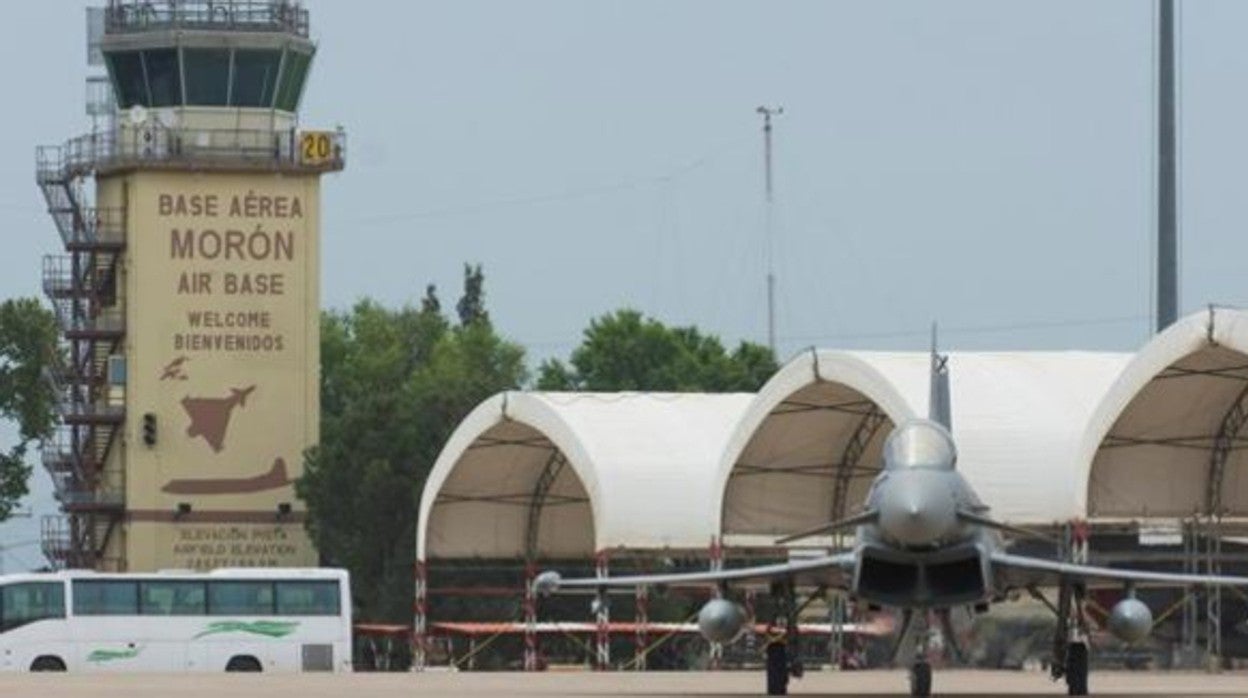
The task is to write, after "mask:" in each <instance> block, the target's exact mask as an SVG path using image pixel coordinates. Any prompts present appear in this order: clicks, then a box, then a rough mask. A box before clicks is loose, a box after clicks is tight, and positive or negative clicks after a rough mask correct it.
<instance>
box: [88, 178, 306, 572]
mask: <svg viewBox="0 0 1248 698" xmlns="http://www.w3.org/2000/svg"><path fill="white" fill-rule="evenodd" d="M109 180H110V181H104V182H101V183H100V199H101V202H102V203H103V202H104V201H107V200H108V199H109V198H112V197H117V198H124V199H125V203H126V208H127V236H128V239H127V248H126V249H127V251H126V257H125V264H124V270H123V276H122V279H123V281H122V283H123V284H124V301H123V302H124V307H125V312H126V332H127V334H126V346H125V355H126V387H125V397H124V399H125V404H126V414H127V419H126V431H125V435H124V439H123V441H124V443H123V444H122V447H121V448H120V449H118V450H117V453H116V457H117V458H118V459H119V461H120V465H121V466H122V470H123V472H124V480H125V494H126V514H125V520H124V521H125V523H124V525H123V530H122V535H121V536H119V537H118V538H117V540H116V541H115V545H116V546H118V547H119V548H120V550H119V552H121V551H124V559H125V560H126V567H127V568H128V569H130V570H135V571H144V570H154V569H161V568H191V569H208V568H214V567H225V566H300V565H314V564H316V561H317V560H316V553H315V551H314V549H313V547H312V545H311V543H310V541H309V539H308V536H307V534H306V533H305V531H304V527H303V517H304V512H303V507H302V506H301V503H300V502H299V500H298V499H297V497H296V496H295V491H294V481H295V480H296V479H297V478H298V477H299V476H300V475H301V474H302V471H303V452H304V450H305V449H306V448H308V447H309V446H312V445H314V444H315V443H316V442H317V438H318V433H317V432H318V426H319V418H320V400H319V397H320V394H319V383H320V351H319V349H320V298H319V278H320V273H319V272H320V254H319V237H320V219H319V213H320V178H319V175H317V174H307V175H289V174H286V175H278V174H271V173H246V174H242V173H239V174H231V173H221V172H211V173H193V172H162V171H139V172H134V173H131V174H127V175H120V176H117V177H113V178H109ZM148 414H151V415H155V419H156V432H157V435H156V443H155V444H154V445H150V446H149V445H147V444H145V443H144V429H145V415H148ZM187 505H189V510H188V509H187ZM287 506H288V507H289V513H283V512H282V511H281V509H282V508H284V507H287Z"/></svg>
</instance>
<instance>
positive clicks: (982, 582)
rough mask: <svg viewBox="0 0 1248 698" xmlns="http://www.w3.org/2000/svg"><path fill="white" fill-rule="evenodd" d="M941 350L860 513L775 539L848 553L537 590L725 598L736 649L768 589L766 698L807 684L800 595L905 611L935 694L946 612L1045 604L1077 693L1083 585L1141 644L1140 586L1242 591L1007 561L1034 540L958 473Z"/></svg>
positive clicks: (1242, 580) (908, 633)
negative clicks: (811, 591) (931, 658)
mask: <svg viewBox="0 0 1248 698" xmlns="http://www.w3.org/2000/svg"><path fill="white" fill-rule="evenodd" d="M935 345H936V343H935V332H933V342H932V353H931V383H930V401H929V414H928V418H927V419H916V420H913V421H909V422H904V423H902V424H899V425H898V426H897V427H896V428H895V429H894V430H893V431H892V433H891V434H890V435H889V436H888V439H887V440H886V441H885V444H884V450H883V468H882V470H881V472H880V474H879V475H878V476H877V477H876V478H875V480H874V481H873V483H872V485H871V488H870V490H869V491H868V493H867V497H866V501H865V502H864V503H863V506H862V508H861V512H860V513H858V514H855V515H853V516H850V517H848V518H845V519H842V520H839V521H832V522H829V523H827V524H824V525H822V526H819V527H816V528H812V529H810V530H806V531H800V532H797V533H794V534H792V535H789V536H785V537H784V538H780V539H779V540H777V541H776V543H777V545H784V544H787V543H792V542H794V541H797V540H801V539H806V538H811V537H814V536H827V535H831V534H834V533H838V532H847V531H849V530H851V529H852V530H853V531H854V537H853V545H852V548H851V549H850V550H848V551H846V552H838V553H835V554H830V555H824V556H820V557H815V558H807V559H798V560H791V561H789V562H787V563H782V564H772V565H761V566H754V567H743V568H738V569H724V570H720V571H712V572H692V573H680V574H654V575H639V576H626V577H596V578H587V579H562V578H561V576H560V575H559V573H558V572H556V571H548V572H544V573H542V574H541V575H538V577H537V579H536V580H535V586H536V588H537V590H538V592H539V593H542V594H550V593H555V592H557V591H559V590H561V589H590V590H595V591H596V593H597V599H596V601H595V603H596V604H602V603H606V593H607V589H608V588H609V587H620V586H626V587H636V586H650V585H691V586H695V585H707V586H712V587H718V588H719V592H720V593H719V594H717V595H716V598H713V599H711V600H710V601H708V602H707V603H706V605H705V606H703V607H702V609H701V611H700V612H699V614H698V627H699V630H700V631H701V632H702V634H703V635H704V636H705V637H706V638H707V639H708V640H709V641H711V642H720V643H728V642H731V641H733V640H735V639H736V638H737V637H738V636H740V634H741V633H742V631H743V630H744V628H745V626H746V617H745V612H744V610H743V609H742V608H741V607H740V606H739V605H738V604H736V603H735V602H733V601H731V600H730V597H731V586H732V585H733V584H734V583H738V584H747V583H748V584H759V583H769V585H770V590H771V593H772V595H773V596H774V597H775V599H776V601H777V606H778V609H780V610H778V611H777V615H778V616H779V618H778V619H777V620H778V621H780V622H781V623H783V627H784V628H785V635H786V638H787V642H783V643H772V644H770V645H768V651H767V653H766V654H767V657H766V659H767V693H768V694H769V695H784V694H786V693H787V692H788V682H789V678H790V677H795V678H800V677H801V675H802V670H803V669H802V664H801V661H800V659H799V653H798V652H797V642H798V640H799V638H798V636H797V614H798V612H799V611H800V610H801V609H800V606H799V605H798V603H797V595H796V589H797V588H798V587H799V586H800V587H803V588H815V589H819V590H821V591H827V590H835V591H839V592H841V593H844V594H846V595H848V597H849V598H850V599H852V600H857V601H859V602H862V603H865V604H867V605H868V607H870V608H891V609H896V610H897V611H899V612H900V616H901V632H900V633H899V634H898V640H897V644H896V646H895V647H894V651H893V658H894V661H896V660H897V658H898V657H900V656H902V652H903V651H904V650H905V649H907V648H906V647H905V646H904V645H907V644H912V647H913V650H914V652H913V656H914V660H913V663H912V665H911V668H910V695H912V696H929V695H931V690H932V669H931V665H930V664H929V663H928V661H927V659H926V656H927V651H926V650H927V647H926V643H927V641H928V638H929V637H930V633H929V632H927V623H928V622H929V618H935V619H936V620H937V621H938V622H939V623H940V624H941V626H942V627H943V630H944V635H945V641H946V643H947V644H953V645H954V647H953V649H954V653H955V655H961V651H960V649H959V648H957V646H956V638H955V636H954V634H953V633H952V624H951V622H950V612H951V610H953V609H960V608H964V607H969V608H971V609H973V610H974V611H977V612H984V611H986V610H987V609H988V607H989V605H990V604H993V603H996V602H999V601H1003V600H1006V599H1007V598H1013V597H1017V596H1018V595H1019V594H1021V593H1027V594H1030V595H1031V596H1033V597H1034V598H1037V599H1039V600H1041V601H1043V602H1044V603H1045V605H1047V606H1048V607H1049V609H1050V610H1052V611H1053V613H1054V614H1055V615H1056V617H1057V625H1056V632H1055V634H1054V638H1053V657H1052V662H1051V664H1050V672H1051V674H1052V678H1053V680H1055V681H1056V680H1059V679H1063V678H1064V679H1065V681H1066V686H1067V689H1068V691H1067V692H1068V693H1069V694H1070V695H1087V692H1088V634H1089V626H1088V621H1087V618H1085V616H1084V614H1083V607H1084V604H1083V603H1082V602H1083V599H1084V597H1085V595H1086V594H1087V591H1088V589H1089V588H1091V587H1118V588H1121V589H1123V590H1124V592H1125V593H1124V596H1123V598H1122V600H1121V601H1119V602H1118V603H1117V604H1116V605H1115V606H1114V607H1113V609H1112V610H1111V611H1110V614H1109V621H1108V626H1109V629H1110V631H1111V633H1113V635H1114V636H1116V637H1117V638H1119V639H1121V640H1123V641H1125V642H1128V643H1134V642H1139V641H1141V640H1143V639H1145V638H1146V637H1147V636H1148V635H1149V633H1150V632H1151V630H1152V626H1153V614H1152V612H1151V610H1150V609H1149V608H1148V606H1147V605H1145V604H1144V603H1143V602H1142V601H1140V600H1139V599H1138V598H1136V589H1137V588H1139V587H1142V586H1172V587H1173V586H1188V585H1223V586H1245V587H1248V577H1227V576H1207V575H1196V574H1170V573H1164V572H1151V571H1146V570H1132V569H1117V568H1108V567H1097V566H1091V565H1083V564H1075V563H1072V562H1068V561H1065V560H1061V559H1048V558H1043V557H1034V556H1026V555H1021V554H1013V553H1011V552H1009V548H1008V546H1007V540H1008V539H1016V538H1018V537H1020V536H1034V535H1037V534H1035V533H1032V532H1030V531H1026V530H1022V529H1017V528H1014V527H1012V526H1009V525H1007V524H1005V523H1002V522H998V521H995V520H994V519H992V518H991V516H990V513H989V509H988V507H987V506H986V505H985V504H984V503H983V502H982V501H981V500H980V499H979V497H978V496H977V495H976V494H975V491H974V490H973V489H972V488H971V486H970V484H969V483H968V482H967V481H966V479H965V478H963V477H962V475H961V474H960V473H959V472H958V470H957V463H958V451H957V448H956V446H955V444H954V440H953V436H952V423H951V421H952V420H951V409H950V395H949V371H948V363H947V358H948V357H947V356H942V355H940V354H938V353H937V351H936V346H935ZM1041 588H1045V589H1053V588H1056V589H1057V601H1056V603H1053V602H1051V601H1049V600H1048V598H1047V597H1045V596H1043V595H1042V594H1041V592H1040V589H1041ZM916 626H918V627H916Z"/></svg>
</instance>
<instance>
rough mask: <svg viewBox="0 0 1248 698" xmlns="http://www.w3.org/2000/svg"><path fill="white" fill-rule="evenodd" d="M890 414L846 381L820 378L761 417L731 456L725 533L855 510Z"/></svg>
mask: <svg viewBox="0 0 1248 698" xmlns="http://www.w3.org/2000/svg"><path fill="white" fill-rule="evenodd" d="M892 428H893V421H892V420H891V419H890V418H889V417H888V415H887V414H885V412H884V410H883V409H881V407H880V406H879V405H878V404H876V403H875V402H874V401H872V400H871V399H870V398H868V397H867V396H866V395H864V394H863V393H862V392H859V391H858V390H855V389H854V388H851V387H849V386H848V385H845V384H843V383H835V382H815V383H811V384H808V385H806V386H805V387H802V388H800V389H798V390H797V391H795V392H793V393H792V394H790V395H789V396H788V397H786V398H784V399H783V400H782V401H781V402H780V403H779V404H778V405H777V406H776V407H775V408H773V409H772V410H771V412H770V413H769V414H768V415H767V416H766V417H765V418H764V419H763V421H762V422H761V424H760V425H759V426H758V428H757V429H756V430H755V432H754V434H753V435H752V436H751V437H750V439H749V441H748V442H747V443H746V445H745V447H744V448H743V449H742V451H741V455H740V456H739V457H738V458H737V461H736V463H734V464H733V467H732V472H731V474H730V475H729V479H728V485H727V488H726V491H725V495H724V509H723V531H724V535H725V537H730V536H750V535H777V534H784V533H791V532H793V531H798V530H801V529H804V528H810V527H813V526H816V525H818V524H821V523H824V522H827V521H829V520H832V519H838V518H841V517H844V516H847V515H848V514H850V513H851V512H852V510H853V508H854V507H855V506H857V505H858V504H859V503H860V502H861V501H862V500H863V499H864V498H865V497H866V493H867V489H868V488H869V487H870V485H871V480H872V479H873V478H874V477H875V475H876V474H877V473H878V472H879V470H880V453H881V450H882V448H883V444H884V439H885V437H886V436H887V435H888V433H889V432H890V431H891V430H892Z"/></svg>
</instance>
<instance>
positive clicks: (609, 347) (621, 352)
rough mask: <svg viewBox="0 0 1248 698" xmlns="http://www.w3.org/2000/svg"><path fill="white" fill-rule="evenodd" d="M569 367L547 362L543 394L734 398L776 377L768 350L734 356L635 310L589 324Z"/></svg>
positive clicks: (691, 331)
mask: <svg viewBox="0 0 1248 698" xmlns="http://www.w3.org/2000/svg"><path fill="white" fill-rule="evenodd" d="M569 363H570V364H571V365H570V366H569V365H567V364H564V363H563V362H562V361H559V360H558V359H550V360H547V361H544V362H543V363H542V365H541V367H540V369H539V377H538V381H537V387H538V388H539V389H541V390H595V391H596V390H641V391H671V392H695V391H707V392H733V391H754V390H758V389H759V388H760V387H761V386H762V384H763V383H765V382H766V381H767V379H768V378H770V377H771V375H772V374H773V373H775V371H776V368H777V366H776V359H775V356H774V355H773V354H772V352H771V350H770V349H768V348H767V347H763V346H760V345H758V344H753V343H750V342H742V343H741V344H739V345H738V346H737V348H736V349H734V350H733V351H732V352H731V353H729V352H727V351H726V350H725V349H724V346H723V344H722V343H721V342H720V340H719V338H718V337H715V336H713V335H704V334H702V333H701V332H700V331H699V330H698V329H697V328H696V327H667V326H665V325H664V324H663V323H661V322H659V321H658V320H655V319H653V318H646V317H643V316H642V314H641V313H639V312H637V311H635V310H629V309H624V310H618V311H616V312H614V313H609V314H607V315H603V316H602V317H599V318H596V319H594V320H592V321H590V324H589V328H588V329H586V330H585V335H584V338H583V339H582V341H581V344H580V346H578V347H577V348H576V349H574V350H573V351H572V356H571V358H570V361H569Z"/></svg>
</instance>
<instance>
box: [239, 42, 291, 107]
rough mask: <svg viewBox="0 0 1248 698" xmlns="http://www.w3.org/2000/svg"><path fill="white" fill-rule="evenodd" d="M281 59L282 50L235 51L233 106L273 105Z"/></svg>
mask: <svg viewBox="0 0 1248 698" xmlns="http://www.w3.org/2000/svg"><path fill="white" fill-rule="evenodd" d="M281 60H282V52H281V51H253V50H243V49H239V50H237V51H235V52H234V86H233V90H232V92H231V93H230V94H231V97H230V102H231V106H235V107H271V106H273V97H274V94H273V93H274V90H275V88H276V87H277V70H278V66H279V65H280V64H281Z"/></svg>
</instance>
